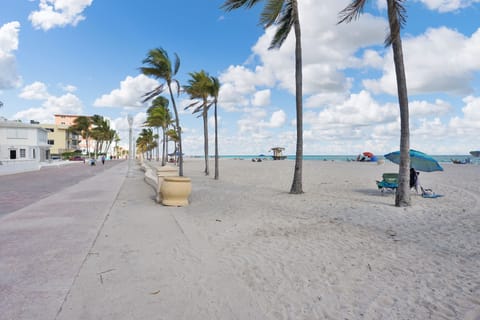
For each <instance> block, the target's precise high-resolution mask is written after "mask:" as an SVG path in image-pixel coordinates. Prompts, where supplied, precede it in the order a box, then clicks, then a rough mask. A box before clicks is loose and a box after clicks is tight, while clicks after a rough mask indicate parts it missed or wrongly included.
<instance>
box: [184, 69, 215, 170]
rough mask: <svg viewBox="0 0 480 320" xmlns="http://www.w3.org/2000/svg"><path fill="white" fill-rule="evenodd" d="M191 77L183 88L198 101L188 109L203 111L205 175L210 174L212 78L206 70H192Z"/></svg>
mask: <svg viewBox="0 0 480 320" xmlns="http://www.w3.org/2000/svg"><path fill="white" fill-rule="evenodd" d="M189 75H190V77H191V78H190V79H189V80H188V85H186V86H183V89H184V90H185V92H186V93H188V94H189V95H190V99H192V100H195V99H198V100H197V101H195V102H193V103H191V104H190V105H188V106H187V107H185V110H186V109H189V108H192V107H195V109H193V112H192V113H194V114H195V113H198V112H201V116H202V119H203V150H204V155H205V175H206V176H208V175H209V174H210V170H209V167H208V109H209V108H210V106H211V103H209V101H208V97H209V96H210V93H211V91H212V89H211V87H212V79H211V78H210V76H209V75H208V73H206V72H205V71H204V70H201V71H199V72H190V73H189Z"/></svg>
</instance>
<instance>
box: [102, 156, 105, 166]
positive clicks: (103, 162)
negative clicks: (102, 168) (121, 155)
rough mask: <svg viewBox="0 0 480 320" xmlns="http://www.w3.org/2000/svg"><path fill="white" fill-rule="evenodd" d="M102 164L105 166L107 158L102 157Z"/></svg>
mask: <svg viewBox="0 0 480 320" xmlns="http://www.w3.org/2000/svg"><path fill="white" fill-rule="evenodd" d="M102 164H105V156H102Z"/></svg>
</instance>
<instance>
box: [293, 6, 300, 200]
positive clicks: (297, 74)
mask: <svg viewBox="0 0 480 320" xmlns="http://www.w3.org/2000/svg"><path fill="white" fill-rule="evenodd" d="M292 6H293V14H294V15H295V18H294V19H293V20H294V21H295V23H294V29H295V102H296V111H297V112H296V113H297V148H296V153H295V171H294V173H293V182H292V187H291V188H290V193H292V194H300V193H303V187H302V171H303V102H302V101H303V99H302V95H303V93H302V79H303V77H302V41H301V32H300V21H299V18H298V4H297V0H293V1H292Z"/></svg>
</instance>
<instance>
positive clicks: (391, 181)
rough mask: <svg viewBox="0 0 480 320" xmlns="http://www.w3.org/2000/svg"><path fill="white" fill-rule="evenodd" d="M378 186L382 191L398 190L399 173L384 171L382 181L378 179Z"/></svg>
mask: <svg viewBox="0 0 480 320" xmlns="http://www.w3.org/2000/svg"><path fill="white" fill-rule="evenodd" d="M377 187H378V189H380V191H382V193H383V192H384V191H385V190H391V191H396V190H397V188H398V173H384V174H383V175H382V181H378V180H377Z"/></svg>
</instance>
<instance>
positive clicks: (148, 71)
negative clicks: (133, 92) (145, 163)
mask: <svg viewBox="0 0 480 320" xmlns="http://www.w3.org/2000/svg"><path fill="white" fill-rule="evenodd" d="M142 63H143V64H147V65H148V67H141V68H140V70H141V71H142V73H143V74H144V75H146V76H152V77H154V78H156V79H163V80H164V81H165V82H166V85H167V88H168V92H169V93H170V99H171V100H172V105H173V111H174V113H175V123H176V126H175V128H176V130H177V135H178V149H179V151H178V152H179V161H178V166H179V175H180V176H183V153H182V133H181V132H182V130H181V127H180V119H179V117H178V111H177V105H176V103H175V99H174V97H173V91H172V82H173V83H175V84H176V86H177V95H178V93H179V92H180V83H179V82H178V81H177V80H175V79H174V78H173V77H174V76H175V75H176V74H177V72H178V69H180V58H179V57H178V55H177V54H175V60H174V62H173V65H172V61H171V60H170V58H169V56H168V53H167V51H165V50H164V49H163V48H156V49H152V50H150V51H149V52H148V54H147V57H146V58H145V59H144V60H143V61H142ZM164 90H165V84H161V85H159V86H158V87H156V88H155V89H153V90H152V91H149V92H147V93H146V94H145V95H144V96H145V99H144V102H145V101H148V100H150V99H152V98H154V97H156V96H158V95H160V94H161V93H162V92H163V91H164Z"/></svg>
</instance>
